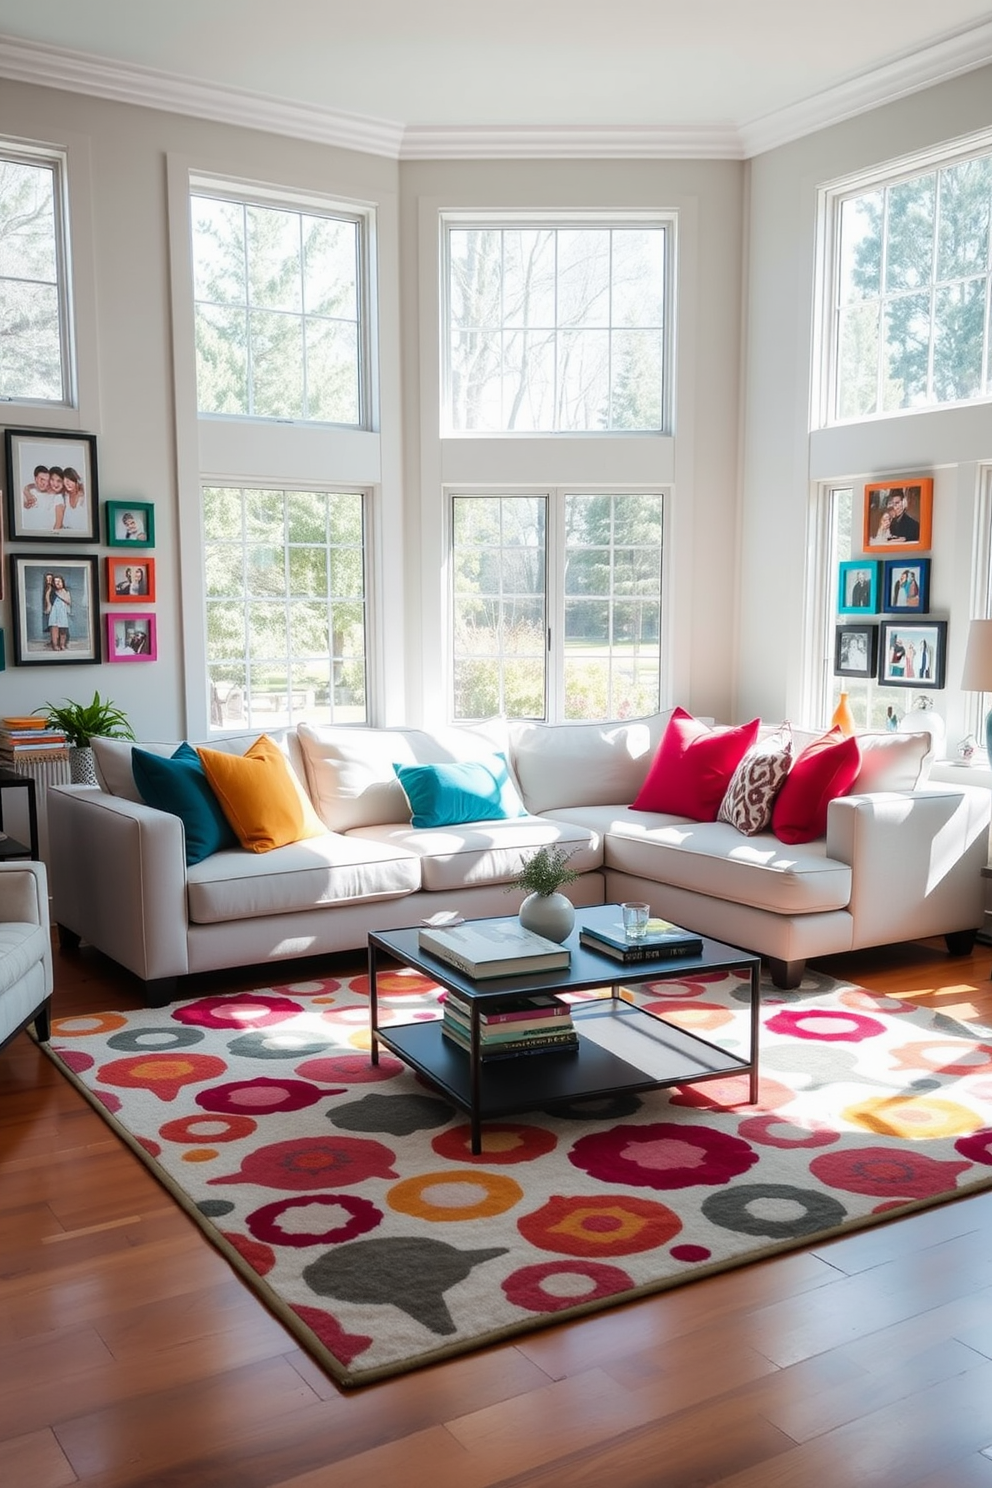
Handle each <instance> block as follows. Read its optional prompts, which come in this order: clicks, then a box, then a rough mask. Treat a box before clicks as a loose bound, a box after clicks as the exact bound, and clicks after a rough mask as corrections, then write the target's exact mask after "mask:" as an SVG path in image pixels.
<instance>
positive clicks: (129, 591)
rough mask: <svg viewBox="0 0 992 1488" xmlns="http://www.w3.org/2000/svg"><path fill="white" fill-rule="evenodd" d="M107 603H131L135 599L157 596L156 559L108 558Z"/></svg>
mask: <svg viewBox="0 0 992 1488" xmlns="http://www.w3.org/2000/svg"><path fill="white" fill-rule="evenodd" d="M106 563H107V603H108V604H130V603H131V602H132V601H133V600H135V599H154V598H155V559H154V558H145V557H144V556H143V555H142V557H141V559H140V561H139V562H135V561H134V559H133V558H108V559H107V560H106Z"/></svg>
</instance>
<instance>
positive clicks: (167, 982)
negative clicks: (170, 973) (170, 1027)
mask: <svg viewBox="0 0 992 1488" xmlns="http://www.w3.org/2000/svg"><path fill="white" fill-rule="evenodd" d="M178 985H179V978H178V977H156V978H155V979H154V980H153V981H150V982H142V984H141V987H142V991H143V992H144V997H145V1007H150V1008H160V1007H165V1006H167V1004H168V1003H170V1002H175V1000H176V989H177V987H178Z"/></svg>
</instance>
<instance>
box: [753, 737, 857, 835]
mask: <svg viewBox="0 0 992 1488" xmlns="http://www.w3.org/2000/svg"><path fill="white" fill-rule="evenodd" d="M860 769H861V746H860V744H859V743H858V741H857V739H856V738H854V737H853V736H852V737H851V738H846V737H845V735H844V734H843V733H842V732H841V730H840V729H839V728H832V729H831V730H830V732H829V734H824V735H823V738H822V739H816V740H814V742H813V743H812V744H810V745H808V746H807V748H806V749H804V750H803V752H802V754H801V755H800V756H799V758H798V759H797V760H796V762H795V764H794V765H793V766H792V769H791V770H790V771H789V773H788V775H787V776H786V777H785V784H784V785H783V787H782V789H781V790H780V791H779V793H778V795H777V796H776V797H775V805H774V806H773V808H772V831H773V832H774V833H775V836H776V837H777V838H778V840H779V841H780V842H788V843H794V842H814V841H815V840H816V838H817V837H822V836H823V834H824V833H825V832H826V830H827V807H828V805H829V804H830V802H831V801H833V800H834V799H835V798H836V797H837V796H845V795H847V792H848V791H849V790H850V789H851V786H852V785H853V784H854V781H855V779H856V777H857V774H858V771H859V770H860Z"/></svg>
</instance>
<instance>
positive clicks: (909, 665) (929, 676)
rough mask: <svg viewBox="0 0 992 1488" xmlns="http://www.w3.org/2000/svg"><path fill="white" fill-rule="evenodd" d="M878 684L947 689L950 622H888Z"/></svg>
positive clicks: (882, 628) (880, 648) (881, 644)
mask: <svg viewBox="0 0 992 1488" xmlns="http://www.w3.org/2000/svg"><path fill="white" fill-rule="evenodd" d="M880 632H881V633H880V635H879V643H878V680H879V682H880V683H882V685H883V686H885V687H916V688H931V689H933V690H936V689H937V688H940V687H943V685H944V672H945V669H946V665H947V621H946V620H919V621H916V622H915V623H910V624H906V622H905V621H903V620H891V621H888V620H887V621H885V622H884V623H883V624H882V625H881V626H880Z"/></svg>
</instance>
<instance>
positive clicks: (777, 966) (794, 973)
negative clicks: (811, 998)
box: [768, 956, 806, 992]
mask: <svg viewBox="0 0 992 1488" xmlns="http://www.w3.org/2000/svg"><path fill="white" fill-rule="evenodd" d="M768 970H769V972H770V973H771V978H772V981H773V982H774V984H775V986H776V987H781V989H782V991H783V992H789V991H791V990H792V988H793V987H798V986H799V983H800V982H801V981H802V979H803V972H804V971H805V970H806V962H805V961H779V960H777V958H776V957H774V956H769V957H768Z"/></svg>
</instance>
